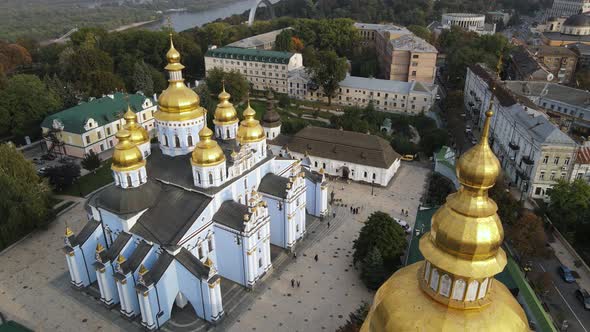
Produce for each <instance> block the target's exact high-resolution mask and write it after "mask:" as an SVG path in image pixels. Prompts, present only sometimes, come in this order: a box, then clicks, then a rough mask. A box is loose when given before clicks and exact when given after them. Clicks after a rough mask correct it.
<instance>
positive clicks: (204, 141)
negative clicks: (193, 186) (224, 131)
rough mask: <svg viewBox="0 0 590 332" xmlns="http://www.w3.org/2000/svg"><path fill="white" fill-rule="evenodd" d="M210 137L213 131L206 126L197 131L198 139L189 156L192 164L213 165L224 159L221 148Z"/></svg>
mask: <svg viewBox="0 0 590 332" xmlns="http://www.w3.org/2000/svg"><path fill="white" fill-rule="evenodd" d="M212 137H213V131H212V130H211V129H209V128H208V127H207V126H205V127H203V129H201V131H200V132H199V138H200V141H199V143H197V146H196V147H195V149H194V150H193V153H192V157H191V163H192V164H193V166H215V165H219V164H221V163H222V162H224V161H225V154H224V153H223V150H222V149H221V147H219V144H217V142H216V141H215V140H214V139H212Z"/></svg>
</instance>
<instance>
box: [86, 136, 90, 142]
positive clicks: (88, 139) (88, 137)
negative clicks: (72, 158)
mask: <svg viewBox="0 0 590 332" xmlns="http://www.w3.org/2000/svg"><path fill="white" fill-rule="evenodd" d="M86 144H90V136H86Z"/></svg>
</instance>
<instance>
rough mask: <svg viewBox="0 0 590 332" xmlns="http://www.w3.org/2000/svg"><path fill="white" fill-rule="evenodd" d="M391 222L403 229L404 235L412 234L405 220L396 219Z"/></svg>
mask: <svg viewBox="0 0 590 332" xmlns="http://www.w3.org/2000/svg"><path fill="white" fill-rule="evenodd" d="M393 220H395V222H397V224H398V225H400V226H401V227H402V228H403V230H404V232H406V234H411V233H412V228H411V227H410V225H408V223H407V222H406V221H405V220H401V219H398V218H393Z"/></svg>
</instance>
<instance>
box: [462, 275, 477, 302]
mask: <svg viewBox="0 0 590 332" xmlns="http://www.w3.org/2000/svg"><path fill="white" fill-rule="evenodd" d="M478 288H479V282H477V280H473V281H471V282H470V283H469V287H467V295H466V296H465V300H466V301H475V297H476V296H477V289H478Z"/></svg>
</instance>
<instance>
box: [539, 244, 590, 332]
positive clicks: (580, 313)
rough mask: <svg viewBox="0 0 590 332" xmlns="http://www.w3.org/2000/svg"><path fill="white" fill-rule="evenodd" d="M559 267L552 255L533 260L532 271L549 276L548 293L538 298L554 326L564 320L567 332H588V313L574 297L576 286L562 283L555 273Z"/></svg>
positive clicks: (589, 312) (589, 317)
mask: <svg viewBox="0 0 590 332" xmlns="http://www.w3.org/2000/svg"><path fill="white" fill-rule="evenodd" d="M559 265H561V263H560V262H559V260H557V258H556V257H555V256H554V255H552V256H551V257H550V258H548V259H543V258H539V259H536V260H533V266H532V268H533V269H532V271H536V272H548V273H549V276H551V284H552V285H551V287H550V289H549V292H548V294H547V295H545V296H540V298H541V299H542V300H543V302H545V303H546V305H547V307H548V309H549V312H550V313H551V316H552V317H553V319H554V320H555V321H556V324H558V325H560V326H561V324H562V322H563V320H564V319H565V320H567V322H568V325H569V327H568V329H567V331H568V332H590V311H586V310H585V309H584V307H583V306H582V303H581V302H580V301H579V300H578V299H576V296H575V291H576V290H577V289H578V284H577V283H571V284H568V283H566V282H565V281H563V279H562V278H561V277H560V275H559V274H558V273H557V269H558V267H559ZM569 268H570V269H572V270H575V269H576V267H574V266H569Z"/></svg>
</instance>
